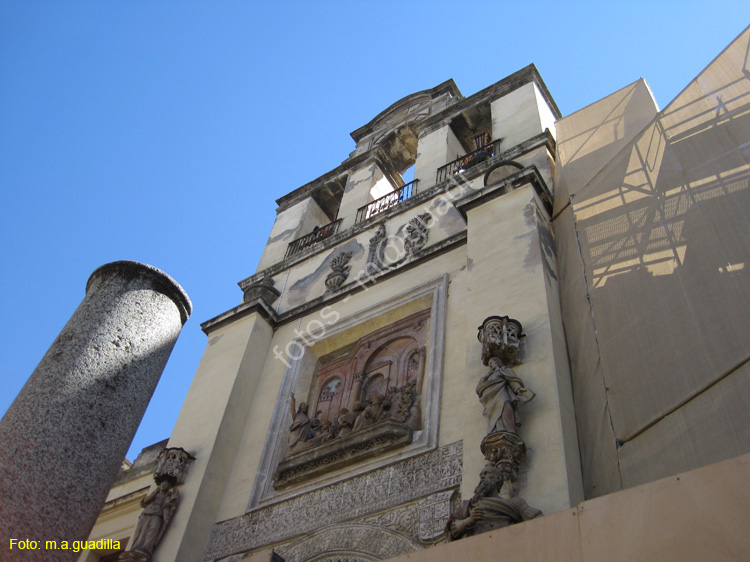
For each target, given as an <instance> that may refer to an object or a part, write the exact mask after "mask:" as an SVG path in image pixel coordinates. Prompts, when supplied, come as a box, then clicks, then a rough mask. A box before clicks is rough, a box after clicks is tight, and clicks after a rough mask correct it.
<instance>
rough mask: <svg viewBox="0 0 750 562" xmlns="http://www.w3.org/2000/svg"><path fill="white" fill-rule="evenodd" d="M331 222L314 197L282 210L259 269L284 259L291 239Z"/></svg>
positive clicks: (274, 225) (277, 217) (267, 243)
mask: <svg viewBox="0 0 750 562" xmlns="http://www.w3.org/2000/svg"><path fill="white" fill-rule="evenodd" d="M329 222H330V220H329V219H328V217H327V216H326V214H325V213H324V212H323V211H322V209H321V208H320V206H319V205H318V204H317V203H316V202H315V200H314V199H313V198H312V197H308V198H307V199H304V200H302V201H300V202H299V203H295V204H294V205H292V206H291V207H289V208H288V209H284V210H283V211H280V212H279V213H278V214H277V215H276V221H275V222H274V223H273V228H271V234H270V236H269V237H268V241H267V242H266V247H265V248H264V250H263V254H262V255H261V257H260V263H258V270H259V271H260V270H262V269H265V268H267V267H270V266H271V265H273V264H275V263H278V262H280V261H281V260H282V259H284V255H285V254H286V250H287V248H288V247H289V243H290V242H291V241H293V240H295V239H297V238H299V237H300V236H304V235H305V234H309V233H311V232H312V231H313V228H315V227H316V226H323V225H325V224H328V223H329Z"/></svg>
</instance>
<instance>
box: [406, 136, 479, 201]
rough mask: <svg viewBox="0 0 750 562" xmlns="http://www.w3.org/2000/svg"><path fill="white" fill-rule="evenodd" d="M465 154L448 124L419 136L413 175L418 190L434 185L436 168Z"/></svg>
mask: <svg viewBox="0 0 750 562" xmlns="http://www.w3.org/2000/svg"><path fill="white" fill-rule="evenodd" d="M462 154H466V149H465V148H464V147H463V146H461V143H460V142H459V141H458V139H457V138H456V135H455V134H453V131H452V130H451V128H450V125H447V124H446V125H444V126H442V127H440V128H439V129H437V130H434V131H430V132H428V133H426V134H423V135H421V136H420V137H419V144H418V145H417V161H416V163H415V164H414V177H415V178H417V179H419V186H418V189H419V191H424V190H426V189H427V188H429V187H432V186H433V185H435V179H436V177H437V169H438V168H439V167H440V166H443V165H445V164H447V163H448V162H451V161H453V160H455V159H456V158H458V157H459V156H461V155H462Z"/></svg>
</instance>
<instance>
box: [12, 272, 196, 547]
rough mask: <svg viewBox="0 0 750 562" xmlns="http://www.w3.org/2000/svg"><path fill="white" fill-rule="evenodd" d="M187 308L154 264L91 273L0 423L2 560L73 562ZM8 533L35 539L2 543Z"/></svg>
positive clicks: (182, 294) (184, 298) (180, 293)
mask: <svg viewBox="0 0 750 562" xmlns="http://www.w3.org/2000/svg"><path fill="white" fill-rule="evenodd" d="M191 311H192V305H191V303H190V299H189V298H188V297H187V295H186V294H185V292H184V291H183V290H182V288H181V287H180V286H179V285H178V284H177V283H176V282H175V281H174V280H173V279H172V278H170V277H169V276H168V275H166V274H164V273H163V272H161V271H160V270H158V269H156V268H153V267H151V266H147V265H144V264H140V263H137V262H132V261H120V262H113V263H110V264H107V265H104V266H102V267H100V268H99V269H97V270H96V271H94V273H93V274H92V275H91V277H90V278H89V281H88V284H87V286H86V295H85V297H84V299H83V301H82V302H81V304H80V305H79V307H78V308H77V309H76V311H75V313H74V314H73V316H72V317H71V318H70V320H69V321H68V323H67V324H66V325H65V327H64V328H63V330H62V331H61V332H60V335H59V336H58V337H57V339H56V340H55V341H54V343H53V344H52V345H51V347H50V348H49V350H48V351H47V353H46V354H45V356H44V357H43V358H42V360H41V362H40V363H39V365H38V366H37V368H36V369H35V370H34V372H33V373H32V375H31V377H30V378H29V380H28V381H27V383H26V385H25V386H24V387H23V389H22V390H21V392H20V393H19V395H18V396H17V398H16V399H15V401H14V402H13V404H12V405H11V406H10V408H9V409H8V411H7V413H6V414H5V416H4V417H3V419H2V420H0V467H2V473H0V498H2V499H1V500H0V530H1V532H0V539H2V540H0V559H2V560H4V561H8V562H15V561H17V560H18V561H20V560H23V561H24V562H28V561H37V560H39V561H42V560H43V561H45V562H56V561H61V562H62V561H72V560H76V558H77V557H78V555H79V553H77V552H74V551H73V550H72V549H71V550H61V549H58V550H52V549H47V548H46V546H47V543H46V541H56V543H57V545H58V547H59V545H61V544H62V541H68V544H70V545H71V548H72V542H73V541H83V540H86V538H87V537H88V534H89V532H90V531H91V528H92V527H93V525H94V522H95V521H96V518H97V515H98V514H99V511H100V510H101V507H102V505H103V503H104V501H105V499H106V497H107V494H108V492H109V489H110V486H111V485H112V482H113V481H114V478H115V477H116V475H117V472H118V470H119V468H120V466H121V464H122V461H123V459H124V457H125V454H126V453H127V449H128V447H129V446H130V443H131V441H132V439H133V436H134V435H135V432H136V429H137V428H138V425H139V423H140V421H141V418H142V417H143V414H144V412H145V410H146V406H147V405H148V403H149V400H150V399H151V395H152V394H153V391H154V389H155V387H156V384H157V382H158V381H159V378H160V377H161V373H162V371H163V370H164V366H165V365H166V362H167V359H168V358H169V355H170V353H171V351H172V348H173V346H174V344H175V342H176V340H177V336H178V335H179V333H180V331H181V329H182V326H183V324H184V323H185V321H186V320H187V318H188V316H189V315H190V312H191ZM10 539H18V540H23V539H30V540H35V541H39V546H38V547H37V549H34V550H31V549H26V550H20V549H18V548H13V549H11V548H10Z"/></svg>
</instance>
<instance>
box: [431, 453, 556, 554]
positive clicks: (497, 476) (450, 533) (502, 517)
mask: <svg viewBox="0 0 750 562" xmlns="http://www.w3.org/2000/svg"><path fill="white" fill-rule="evenodd" d="M502 488H503V474H502V471H501V470H500V469H499V468H496V467H494V466H492V465H491V464H488V465H486V466H485V467H484V468H483V469H482V471H481V472H480V474H479V484H478V485H477V487H476V488H475V489H474V495H473V496H472V498H471V499H470V500H465V501H463V502H462V503H461V507H460V508H458V509H457V510H456V511H454V512H453V513H452V514H451V516H450V518H449V519H448V524H447V525H446V527H445V533H446V535H447V537H448V540H456V539H460V538H463V537H470V536H472V535H476V534H479V533H484V532H486V531H491V530H493V529H499V528H502V527H507V526H508V525H512V524H514V523H520V522H522V521H528V520H529V519H534V518H535V517H539V516H540V515H542V512H541V511H540V510H538V509H536V508H534V507H531V506H530V505H529V504H528V503H526V500H524V499H522V498H504V497H502V496H501V495H500V490H501V489H502Z"/></svg>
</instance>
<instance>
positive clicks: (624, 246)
mask: <svg viewBox="0 0 750 562" xmlns="http://www.w3.org/2000/svg"><path fill="white" fill-rule="evenodd" d="M749 29H750V28H749ZM644 86H645V85H643V84H641V83H640V82H636V83H635V84H634V85H631V86H630V87H628V88H625V89H623V90H621V91H620V92H616V93H615V94H613V96H614V97H613V96H610V98H605V100H602V102H600V103H603V105H602V107H597V104H594V105H592V106H589V108H585V109H584V110H581V111H580V112H577V113H575V114H573V115H571V116H569V117H566V118H565V119H563V120H562V121H561V122H560V125H559V126H558V127H557V131H558V136H559V142H560V144H561V145H562V146H567V147H568V149H569V150H567V151H566V150H563V151H561V155H559V156H558V162H557V167H558V169H557V182H556V189H557V188H558V186H562V187H561V190H560V191H558V192H557V194H556V197H555V204H556V208H555V219H554V221H553V228H554V233H555V239H556V244H557V248H558V260H559V261H560V266H559V267H560V281H561V283H560V287H561V300H562V306H563V320H564V325H565V331H566V338H567V341H568V346H569V354H570V358H571V365H572V375H573V388H574V400H575V405H576V418H577V426H578V432H579V444H580V448H581V455H582V463H583V474H584V488H585V492H586V495H587V497H592V496H596V495H601V494H603V493H607V492H610V491H613V490H616V489H618V488H619V487H620V486H622V485H624V486H630V485H635V484H638V483H641V482H645V481H649V480H653V479H654V478H659V477H663V476H667V475H669V474H673V473H675V472H678V471H681V470H687V469H690V468H695V467H697V466H701V465H704V464H708V463H711V462H716V461H718V460H721V459H723V458H727V457H729V456H734V455H737V454H740V453H742V452H746V451H750V408H740V407H735V406H736V405H737V403H738V400H740V399H741V397H743V396H744V397H745V400H747V395H748V394H750V372H749V371H748V369H746V368H745V367H743V365H745V362H746V361H748V359H749V358H750V337H748V334H750V226H749V225H748V216H747V215H748V212H750V165H749V162H750V31H749V30H745V31H744V32H743V33H742V34H741V35H740V37H739V38H738V39H737V40H735V41H734V42H733V43H732V44H731V45H730V46H729V47H728V48H727V49H726V50H725V51H724V52H722V53H721V54H720V55H719V56H718V57H717V58H716V59H715V60H714V61H713V62H712V63H711V64H710V65H709V66H708V67H707V68H706V70H704V71H703V72H702V73H701V74H700V75H699V76H698V78H696V79H695V80H694V81H693V82H692V83H691V84H690V85H689V86H688V87H687V88H686V89H685V90H684V91H683V92H682V93H681V94H680V95H678V96H677V98H676V99H675V100H674V101H673V102H672V103H670V104H669V105H668V106H667V107H666V108H665V109H664V110H663V111H661V112H659V113H658V114H657V115H656V117H655V118H654V119H652V120H651V121H650V122H649V123H648V124H646V125H645V126H643V120H644V117H645V116H647V115H648V114H649V112H650V111H653V109H654V106H653V103H652V102H650V101H649V99H650V98H649V97H648V96H645V95H644ZM629 88H630V89H629ZM615 113H617V118H616V119H615V118H613V115H614V114H615ZM597 120H598V123H597ZM615 124H616V126H615ZM618 127H619V130H621V131H622V136H621V137H620V136H618V134H616V129H617V128H618ZM613 128H614V129H613ZM635 129H637V130H639V131H640V132H639V133H636V134H634V133H633V131H634V130H635ZM612 130H614V132H612ZM602 131H605V132H606V131H610V133H611V134H610V137H609V138H607V136H606V134H604V133H603V132H602ZM565 135H570V137H571V138H570V139H569V138H568V137H567V136H565ZM586 135H588V140H587V141H586V142H582V141H585V140H586V139H587V136H586ZM628 136H630V137H631V138H628ZM576 139H577V140H576ZM566 197H568V198H569V203H568V201H567V200H566ZM733 404H734V405H735V406H733Z"/></svg>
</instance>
